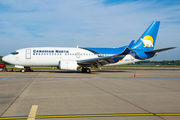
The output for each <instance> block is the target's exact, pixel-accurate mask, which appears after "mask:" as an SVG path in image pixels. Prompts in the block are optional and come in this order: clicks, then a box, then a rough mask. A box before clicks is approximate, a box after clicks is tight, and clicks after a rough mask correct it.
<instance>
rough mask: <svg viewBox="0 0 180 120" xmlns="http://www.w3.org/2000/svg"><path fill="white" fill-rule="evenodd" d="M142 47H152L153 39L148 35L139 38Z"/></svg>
mask: <svg viewBox="0 0 180 120" xmlns="http://www.w3.org/2000/svg"><path fill="white" fill-rule="evenodd" d="M141 40H142V42H143V44H144V47H153V43H154V39H153V37H152V36H150V35H146V36H144V38H141Z"/></svg>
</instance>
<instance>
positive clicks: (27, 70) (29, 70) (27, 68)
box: [20, 67, 33, 73]
mask: <svg viewBox="0 0 180 120" xmlns="http://www.w3.org/2000/svg"><path fill="white" fill-rule="evenodd" d="M20 72H22V73H23V72H33V70H31V68H30V67H24V68H23V69H21V70H20Z"/></svg>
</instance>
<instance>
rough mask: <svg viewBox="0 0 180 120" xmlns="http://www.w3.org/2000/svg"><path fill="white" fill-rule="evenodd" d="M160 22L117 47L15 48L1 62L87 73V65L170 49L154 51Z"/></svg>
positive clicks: (134, 59) (136, 58)
mask: <svg viewBox="0 0 180 120" xmlns="http://www.w3.org/2000/svg"><path fill="white" fill-rule="evenodd" d="M159 25H160V21H154V22H153V23H152V24H151V25H150V26H149V27H148V29H147V30H146V31H145V32H144V33H143V34H142V36H141V37H140V38H139V39H138V40H137V41H136V42H135V40H133V41H131V43H130V44H129V45H126V46H123V47H119V48H84V47H77V48H70V47H32V48H24V49H19V50H16V51H15V52H12V53H11V54H9V55H7V56H5V57H3V59H2V60H3V61H5V62H7V63H10V64H13V65H15V67H17V68H22V72H24V71H26V70H27V69H30V67H57V68H58V69H60V70H77V69H79V68H81V71H82V72H83V73H90V72H91V69H90V68H92V67H93V68H101V67H102V66H118V65H124V64H130V63H134V62H138V61H142V60H146V59H148V58H152V57H154V56H156V55H157V53H159V52H162V51H165V50H169V49H173V48H175V47H168V48H163V49H156V50H154V46H155V42H156V37H157V33H158V29H159Z"/></svg>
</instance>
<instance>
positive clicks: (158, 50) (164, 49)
mask: <svg viewBox="0 0 180 120" xmlns="http://www.w3.org/2000/svg"><path fill="white" fill-rule="evenodd" d="M174 48H176V47H168V48H163V49H157V50H150V51H145V53H151V52H153V53H155V52H162V51H166V50H170V49H174Z"/></svg>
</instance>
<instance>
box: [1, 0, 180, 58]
mask: <svg viewBox="0 0 180 120" xmlns="http://www.w3.org/2000/svg"><path fill="white" fill-rule="evenodd" d="M153 21H161V25H160V29H159V33H158V37H157V40H156V45H155V49H159V48H165V47H172V46H175V47H178V48H176V49H174V50H169V51H165V52H162V53H159V54H158V56H156V57H154V58H152V59H150V60H180V53H179V52H180V47H179V45H180V1H179V0H0V45H1V46H0V55H2V56H5V55H7V54H9V53H10V52H12V51H15V50H17V49H21V48H26V47H76V46H77V45H79V46H80V47H121V46H124V45H127V44H129V43H130V42H131V40H137V39H138V38H139V37H140V36H141V35H142V33H143V32H144V31H145V30H146V29H147V28H148V26H149V25H150V24H151V23H152V22H153Z"/></svg>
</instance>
